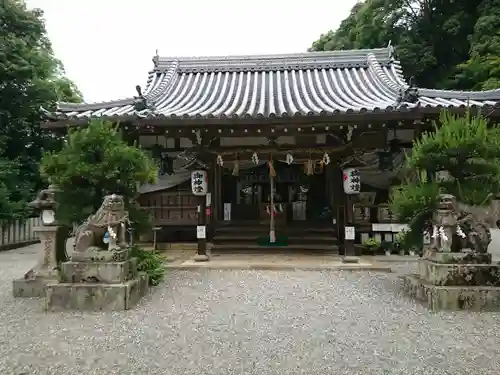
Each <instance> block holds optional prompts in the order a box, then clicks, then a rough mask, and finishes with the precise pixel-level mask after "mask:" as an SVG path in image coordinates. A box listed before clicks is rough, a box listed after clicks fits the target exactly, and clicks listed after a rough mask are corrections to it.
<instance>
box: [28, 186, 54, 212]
mask: <svg viewBox="0 0 500 375" xmlns="http://www.w3.org/2000/svg"><path fill="white" fill-rule="evenodd" d="M57 191H58V190H57V188H56V186H55V185H52V184H51V185H49V187H48V188H47V189H43V190H40V192H39V193H38V195H37V196H36V198H35V200H34V201H32V202H30V203H29V204H28V205H29V206H30V207H31V208H35V209H36V210H38V211H42V210H54V209H55V208H56V201H55V193H56V192H57Z"/></svg>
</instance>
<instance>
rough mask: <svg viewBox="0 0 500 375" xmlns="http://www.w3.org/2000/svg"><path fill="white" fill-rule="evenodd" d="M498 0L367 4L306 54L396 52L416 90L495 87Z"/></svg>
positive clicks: (499, 47)
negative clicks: (388, 48) (381, 49)
mask: <svg viewBox="0 0 500 375" xmlns="http://www.w3.org/2000/svg"><path fill="white" fill-rule="evenodd" d="M499 30H500V0H446V1H442V0H366V1H363V2H359V3H357V4H356V5H355V6H354V7H353V8H352V10H351V13H350V14H349V16H348V17H347V18H346V19H345V20H344V21H342V22H341V24H340V26H339V27H338V29H337V30H335V31H329V32H328V33H326V34H323V35H321V36H320V38H319V39H318V40H317V41H315V42H314V43H313V45H312V47H311V49H310V50H312V51H329V50H338V49H357V48H374V47H382V46H385V45H387V44H388V43H389V41H390V42H391V43H392V45H394V46H395V47H396V53H397V55H398V58H399V59H400V60H401V64H402V65H403V70H404V72H405V74H406V75H407V78H410V77H411V78H412V79H413V80H412V83H413V84H415V85H417V86H420V87H429V88H450V89H461V90H465V89H486V88H498V87H499V79H500V69H499V68H498V66H499V64H498V59H499V56H500V31H499Z"/></svg>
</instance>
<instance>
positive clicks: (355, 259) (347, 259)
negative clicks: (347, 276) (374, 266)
mask: <svg viewBox="0 0 500 375" xmlns="http://www.w3.org/2000/svg"><path fill="white" fill-rule="evenodd" d="M342 263H359V257H351V256H345V257H343V258H342Z"/></svg>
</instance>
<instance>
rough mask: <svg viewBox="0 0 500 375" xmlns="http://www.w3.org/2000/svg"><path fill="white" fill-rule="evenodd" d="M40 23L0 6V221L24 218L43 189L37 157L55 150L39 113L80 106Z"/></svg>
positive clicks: (14, 7) (19, 9)
mask: <svg viewBox="0 0 500 375" xmlns="http://www.w3.org/2000/svg"><path fill="white" fill-rule="evenodd" d="M42 17H43V12H42V11H41V10H39V9H34V10H28V9H27V8H26V5H25V4H24V2H23V1H20V0H3V1H1V2H0V20H1V21H0V23H1V27H0V45H1V48H0V164H2V166H4V165H6V166H7V172H6V173H2V175H1V176H0V200H1V202H0V210H1V211H2V212H1V213H0V216H1V218H2V219H3V218H6V217H21V216H24V215H27V214H28V210H27V206H26V203H27V202H29V201H31V199H32V198H33V195H34V193H35V190H38V189H39V188H40V187H41V186H42V181H41V180H40V176H39V173H38V170H39V163H40V158H41V156H42V153H43V151H44V150H51V149H54V147H57V146H58V142H57V139H54V137H53V136H52V135H50V134H48V132H46V131H43V130H42V129H40V126H39V124H40V121H41V117H40V112H39V110H40V107H45V108H52V107H53V106H54V105H55V103H56V101H58V100H65V101H73V102H75V101H80V100H81V94H80V93H79V92H78V90H77V89H76V87H75V86H74V84H73V83H72V82H71V81H69V80H68V79H67V78H65V77H64V70H63V68H62V64H61V63H60V62H59V61H58V60H57V59H56V58H55V57H54V55H53V52H52V47H51V44H50V41H49V40H48V38H47V34H46V30H45V25H44V21H43V18H42Z"/></svg>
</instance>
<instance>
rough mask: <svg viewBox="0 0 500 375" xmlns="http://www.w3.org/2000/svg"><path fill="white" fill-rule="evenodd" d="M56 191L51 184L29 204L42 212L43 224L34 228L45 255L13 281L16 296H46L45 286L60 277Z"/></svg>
mask: <svg viewBox="0 0 500 375" xmlns="http://www.w3.org/2000/svg"><path fill="white" fill-rule="evenodd" d="M56 191H57V189H56V188H55V186H54V185H50V186H49V187H48V189H44V190H41V191H40V193H38V196H37V198H36V199H35V200H34V201H33V202H31V203H30V204H29V205H30V207H33V208H35V209H36V210H37V211H38V212H39V213H40V219H41V221H42V226H41V227H37V228H34V231H35V233H36V234H38V236H39V238H40V241H41V245H42V246H41V247H42V250H43V253H42V254H43V256H42V257H41V258H40V260H39V261H38V264H37V265H36V266H35V267H34V268H32V269H31V270H29V271H28V272H26V274H25V275H24V277H22V278H20V279H17V280H14V281H13V294H14V297H44V296H45V286H46V285H47V284H48V283H54V282H56V281H58V279H59V272H58V269H57V267H58V265H57V260H56V236H57V230H58V226H57V221H56V218H55V207H56V202H55V199H54V195H55V193H56Z"/></svg>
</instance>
